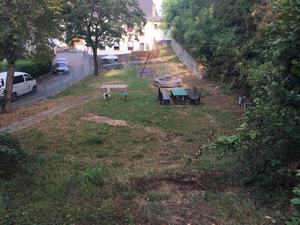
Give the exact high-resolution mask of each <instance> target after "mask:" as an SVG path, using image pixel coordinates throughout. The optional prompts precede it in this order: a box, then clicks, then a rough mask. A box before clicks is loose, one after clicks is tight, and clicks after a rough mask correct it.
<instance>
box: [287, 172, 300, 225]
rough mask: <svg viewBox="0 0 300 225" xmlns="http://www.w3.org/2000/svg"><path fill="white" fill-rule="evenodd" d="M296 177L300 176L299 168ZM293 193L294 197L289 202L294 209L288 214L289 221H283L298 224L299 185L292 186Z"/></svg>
mask: <svg viewBox="0 0 300 225" xmlns="http://www.w3.org/2000/svg"><path fill="white" fill-rule="evenodd" d="M297 177H300V170H298V173H297ZM293 193H294V194H295V198H293V199H292V200H291V203H292V204H293V205H294V208H295V211H294V213H293V214H292V215H291V216H290V218H289V221H287V222H286V223H285V224H286V225H298V224H300V185H298V186H297V187H295V188H294V190H293Z"/></svg>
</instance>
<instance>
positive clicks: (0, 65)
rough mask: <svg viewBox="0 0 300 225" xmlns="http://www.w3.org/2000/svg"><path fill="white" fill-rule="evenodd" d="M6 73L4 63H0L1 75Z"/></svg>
mask: <svg viewBox="0 0 300 225" xmlns="http://www.w3.org/2000/svg"><path fill="white" fill-rule="evenodd" d="M4 71H6V66H5V65H4V63H1V62H0V73H1V72H4Z"/></svg>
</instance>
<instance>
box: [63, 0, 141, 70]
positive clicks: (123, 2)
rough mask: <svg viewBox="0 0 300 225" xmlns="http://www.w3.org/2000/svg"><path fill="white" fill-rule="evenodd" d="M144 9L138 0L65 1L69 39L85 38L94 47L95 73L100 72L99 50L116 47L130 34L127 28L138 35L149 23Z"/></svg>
mask: <svg viewBox="0 0 300 225" xmlns="http://www.w3.org/2000/svg"><path fill="white" fill-rule="evenodd" d="M143 16H144V15H143V12H142V10H141V9H140V8H139V7H138V3H137V1H136V0H94V1H89V0H85V1H82V0H73V1H68V2H67V3H66V4H65V21H66V39H67V40H66V42H70V41H71V40H72V39H73V38H83V39H84V40H85V41H86V43H87V46H89V47H91V48H92V49H93V55H94V69H95V71H94V73H95V75H97V74H98V61H97V60H96V59H97V49H98V48H99V47H100V46H101V45H108V46H112V45H113V44H114V42H115V41H119V40H120V39H121V38H122V37H123V35H126V34H127V27H132V28H133V29H134V32H133V33H132V34H130V35H129V36H130V37H131V38H137V34H138V33H141V32H142V28H143V26H144V24H145V19H144V17H143Z"/></svg>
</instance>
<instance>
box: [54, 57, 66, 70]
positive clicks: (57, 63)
mask: <svg viewBox="0 0 300 225" xmlns="http://www.w3.org/2000/svg"><path fill="white" fill-rule="evenodd" d="M53 73H66V74H68V73H69V60H67V59H66V58H57V59H55V60H54V68H53Z"/></svg>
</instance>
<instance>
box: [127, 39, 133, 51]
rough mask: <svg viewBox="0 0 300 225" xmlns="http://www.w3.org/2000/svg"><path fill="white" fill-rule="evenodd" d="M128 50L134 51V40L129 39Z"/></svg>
mask: <svg viewBox="0 0 300 225" xmlns="http://www.w3.org/2000/svg"><path fill="white" fill-rule="evenodd" d="M127 45H128V50H129V51H132V50H133V42H132V41H128V44H127Z"/></svg>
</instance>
